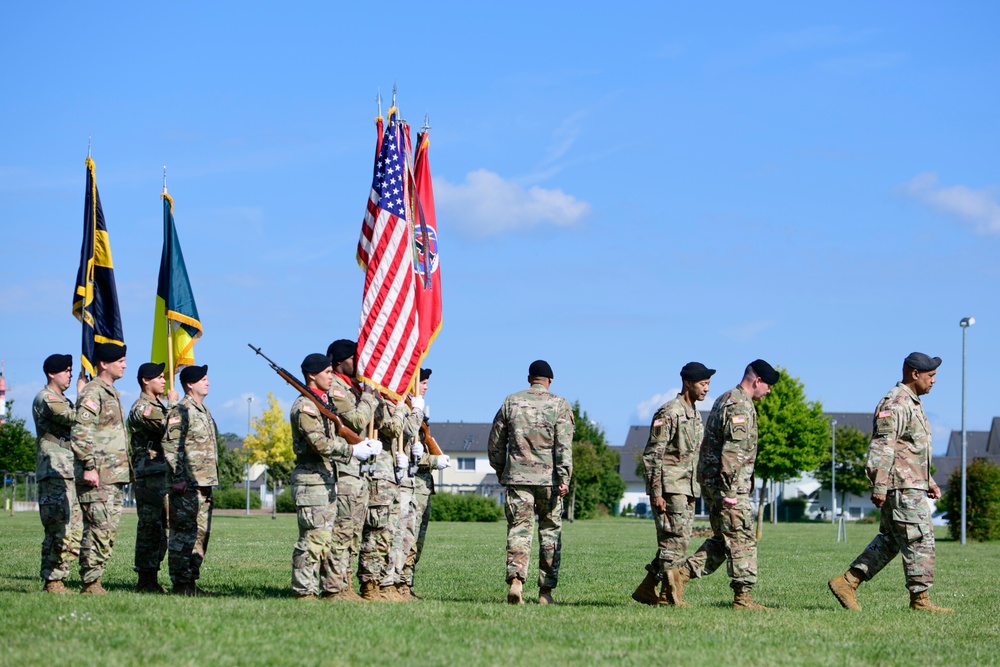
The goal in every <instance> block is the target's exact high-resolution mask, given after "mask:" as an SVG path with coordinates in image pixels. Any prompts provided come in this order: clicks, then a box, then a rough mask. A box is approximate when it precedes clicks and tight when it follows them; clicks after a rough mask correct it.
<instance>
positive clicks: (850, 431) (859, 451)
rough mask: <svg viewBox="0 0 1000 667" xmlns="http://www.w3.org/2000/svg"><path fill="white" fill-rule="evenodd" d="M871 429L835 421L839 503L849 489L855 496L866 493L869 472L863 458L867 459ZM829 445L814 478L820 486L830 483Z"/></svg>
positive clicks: (826, 486) (842, 503)
mask: <svg viewBox="0 0 1000 667" xmlns="http://www.w3.org/2000/svg"><path fill="white" fill-rule="evenodd" d="M870 440H871V434H870V433H862V432H861V431H859V430H858V429H856V428H855V427H853V426H850V425H839V424H838V425H837V468H836V471H837V491H839V492H840V507H841V509H843V507H844V499H845V498H846V497H847V494H848V493H853V494H854V495H856V496H864V495H867V494H868V489H869V484H868V476H867V475H866V474H865V462H866V461H867V460H868V443H869V442H870ZM830 454H831V452H830V449H829V448H827V449H826V452H825V453H824V454H823V460H822V461H820V464H819V468H817V469H816V481H818V482H819V483H820V484H822V485H823V488H829V487H830Z"/></svg>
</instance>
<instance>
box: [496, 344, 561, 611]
mask: <svg viewBox="0 0 1000 667" xmlns="http://www.w3.org/2000/svg"><path fill="white" fill-rule="evenodd" d="M528 383H529V384H530V385H531V387H530V388H528V389H526V390H524V391H521V392H518V393H516V394H511V395H510V396H508V397H507V398H505V399H504V402H503V405H502V406H501V407H500V410H499V411H497V414H496V417H494V418H493V428H492V429H491V430H490V437H489V441H488V443H487V447H486V449H487V455H488V456H489V460H490V465H491V466H492V467H493V470H495V471H496V473H497V478H498V479H499V480H500V484H502V485H503V486H505V487H506V492H507V499H506V507H505V511H506V515H507V582H508V583H509V584H510V590H509V591H508V593H507V602H508V603H510V604H524V598H523V594H522V592H523V584H524V581H525V580H526V579H527V577H528V561H529V558H530V552H531V538H532V534H533V533H534V523H535V513H536V512H537V513H538V542H539V545H538V588H539V590H538V603H539V604H554V600H553V599H552V589H553V588H555V587H556V584H557V583H558V580H559V561H560V558H561V553H560V552H561V548H562V509H563V500H562V499H563V497H564V496H565V495H566V494H567V493H569V482H570V479H571V478H572V475H573V430H574V426H575V424H574V418H573V410H572V408H570V406H569V403H567V402H566V399H564V398H562V397H560V396H556V395H555V394H553V393H551V392H550V391H549V386H550V385H551V384H552V367H551V366H549V364H548V363H547V362H545V361H543V360H541V359H539V360H538V361H534V362H532V363H531V365H530V366H529V367H528Z"/></svg>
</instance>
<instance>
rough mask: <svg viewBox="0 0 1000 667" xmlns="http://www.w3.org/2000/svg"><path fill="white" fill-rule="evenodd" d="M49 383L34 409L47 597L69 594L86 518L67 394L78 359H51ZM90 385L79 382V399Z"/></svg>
mask: <svg viewBox="0 0 1000 667" xmlns="http://www.w3.org/2000/svg"><path fill="white" fill-rule="evenodd" d="M42 370H43V371H44V372H45V377H46V378H47V379H48V383H47V384H46V385H45V387H44V388H43V389H42V390H41V391H40V392H38V395H37V396H35V400H34V402H33V403H32V405H31V415H32V417H34V420H35V433H36V434H37V435H38V450H37V464H36V467H35V479H36V480H37V482H38V510H39V512H38V513H39V516H40V517H41V519H42V526H43V527H44V529H45V539H44V540H42V567H41V577H42V581H44V582H45V587H44V590H45V592H47V593H69V592H70V591H69V590H68V589H67V588H66V586H65V585H64V584H63V580H65V579H66V577H67V576H68V575H69V570H70V567H71V566H72V565H73V562H74V561H75V560H76V559H77V558H78V557H79V556H80V539H81V538H82V536H83V515H82V514H81V512H80V502H79V501H78V500H77V496H76V483H75V482H74V478H75V476H76V475H75V472H74V465H73V461H74V452H73V449H72V448H71V443H72V440H71V439H70V429H71V428H72V427H73V422H74V421H76V408H75V407H74V405H73V401H71V400H69V399H68V398H66V397H65V396H64V395H63V392H65V391H66V390H67V389H69V385H70V383H71V382H72V379H73V357H72V356H70V355H68V354H53V355H50V356H49V357H48V358H47V359H46V360H45V362H44V363H43V364H42ZM85 383H86V381H85V380H83V378H80V379H79V380H78V381H77V390H76V391H77V394H78V395H79V393H80V391H81V390H82V389H83V386H84V384H85Z"/></svg>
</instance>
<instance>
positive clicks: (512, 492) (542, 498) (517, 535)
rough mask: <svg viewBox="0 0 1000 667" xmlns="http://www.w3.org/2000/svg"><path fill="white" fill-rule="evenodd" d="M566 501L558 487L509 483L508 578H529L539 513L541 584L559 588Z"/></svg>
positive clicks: (505, 507)
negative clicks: (563, 500)
mask: <svg viewBox="0 0 1000 667" xmlns="http://www.w3.org/2000/svg"><path fill="white" fill-rule="evenodd" d="M562 509H563V502H562V498H561V497H560V496H559V491H558V489H557V488H556V487H554V486H508V487H507V500H506V503H505V506H504V512H505V514H506V515H507V581H511V580H512V579H514V578H515V577H516V578H518V579H520V580H521V581H525V580H527V578H528V561H529V559H530V553H531V538H532V536H533V534H534V532H535V513H536V512H537V513H538V586H539V587H540V588H543V587H544V588H555V587H556V584H557V583H558V581H559V561H560V560H561V558H562V554H561V550H562Z"/></svg>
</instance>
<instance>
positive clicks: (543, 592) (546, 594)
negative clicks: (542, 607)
mask: <svg viewBox="0 0 1000 667" xmlns="http://www.w3.org/2000/svg"><path fill="white" fill-rule="evenodd" d="M555 603H556V601H555V600H554V599H552V589H551V588H548V587H546V586H542V587H541V588H539V589H538V604H555Z"/></svg>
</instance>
